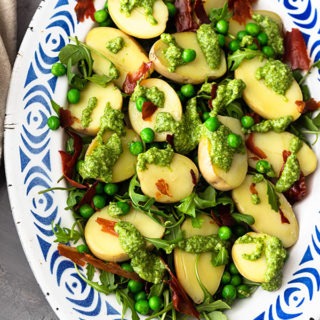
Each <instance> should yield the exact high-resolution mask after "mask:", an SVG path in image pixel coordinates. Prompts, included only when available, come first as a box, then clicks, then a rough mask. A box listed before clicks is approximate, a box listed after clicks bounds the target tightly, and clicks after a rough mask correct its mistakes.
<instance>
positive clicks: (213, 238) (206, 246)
mask: <svg viewBox="0 0 320 320" xmlns="http://www.w3.org/2000/svg"><path fill="white" fill-rule="evenodd" d="M177 247H178V248H180V249H182V250H183V251H186V252H189V253H203V252H210V251H220V250H221V249H222V248H225V243H224V242H223V241H222V240H220V239H219V237H218V236H217V235H215V234H213V235H209V236H202V235H196V236H192V237H190V238H186V239H184V240H181V241H179V242H178V244H177Z"/></svg>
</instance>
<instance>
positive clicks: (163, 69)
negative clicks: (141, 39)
mask: <svg viewBox="0 0 320 320" xmlns="http://www.w3.org/2000/svg"><path fill="white" fill-rule="evenodd" d="M173 36H174V38H175V40H176V42H177V44H178V45H179V46H181V47H182V48H192V49H194V50H195V51H196V54H197V56H196V59H195V60H194V61H192V62H190V63H187V64H185V65H181V66H179V67H177V69H176V71H175V72H170V71H168V67H169V65H168V62H167V60H166V58H165V56H164V52H163V51H164V50H165V49H166V48H167V47H168V45H167V44H165V43H164V42H163V41H162V40H158V41H156V42H155V43H154V44H153V46H152V47H151V49H150V52H149V59H150V60H151V61H152V62H153V64H154V69H155V70H156V71H157V72H159V73H160V74H161V75H163V76H164V77H166V78H168V79H171V80H173V81H175V82H178V83H192V84H200V83H202V82H204V81H206V80H208V79H216V78H220V77H221V76H223V75H224V74H225V72H226V71H227V64H226V58H225V54H224V52H223V51H221V63H220V67H219V68H218V69H214V70H213V69H210V67H209V66H208V64H207V62H206V59H205V56H204V54H203V53H202V51H201V49H200V46H199V44H198V41H197V37H196V33H195V32H178V33H174V34H173Z"/></svg>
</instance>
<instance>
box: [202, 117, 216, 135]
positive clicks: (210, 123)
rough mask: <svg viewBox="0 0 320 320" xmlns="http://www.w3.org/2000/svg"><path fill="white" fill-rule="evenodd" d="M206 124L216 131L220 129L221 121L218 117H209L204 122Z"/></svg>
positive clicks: (208, 127) (212, 130)
mask: <svg viewBox="0 0 320 320" xmlns="http://www.w3.org/2000/svg"><path fill="white" fill-rule="evenodd" d="M204 125H205V126H206V128H207V129H208V130H209V131H211V132H214V131H216V130H218V128H219V127H220V122H219V119H218V118H217V117H209V118H208V119H207V120H206V121H205V122H204Z"/></svg>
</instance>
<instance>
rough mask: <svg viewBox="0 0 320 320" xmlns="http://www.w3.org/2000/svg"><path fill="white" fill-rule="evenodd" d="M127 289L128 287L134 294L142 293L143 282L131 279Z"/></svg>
mask: <svg viewBox="0 0 320 320" xmlns="http://www.w3.org/2000/svg"><path fill="white" fill-rule="evenodd" d="M127 287H128V289H129V291H130V292H132V293H137V292H140V291H142V289H143V282H140V281H136V280H132V279H130V280H129V281H128V284H127Z"/></svg>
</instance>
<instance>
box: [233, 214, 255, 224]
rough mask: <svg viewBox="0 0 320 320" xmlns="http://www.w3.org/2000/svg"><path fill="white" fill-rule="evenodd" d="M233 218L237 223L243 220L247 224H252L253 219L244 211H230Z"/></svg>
mask: <svg viewBox="0 0 320 320" xmlns="http://www.w3.org/2000/svg"><path fill="white" fill-rule="evenodd" d="M231 215H232V217H233V219H234V220H235V221H236V222H237V223H240V222H244V223H246V224H248V225H250V226H251V225H253V224H254V222H255V220H254V217H253V216H251V215H249V214H244V213H232V214H231Z"/></svg>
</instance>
